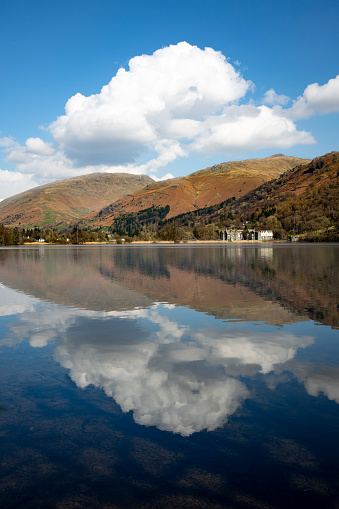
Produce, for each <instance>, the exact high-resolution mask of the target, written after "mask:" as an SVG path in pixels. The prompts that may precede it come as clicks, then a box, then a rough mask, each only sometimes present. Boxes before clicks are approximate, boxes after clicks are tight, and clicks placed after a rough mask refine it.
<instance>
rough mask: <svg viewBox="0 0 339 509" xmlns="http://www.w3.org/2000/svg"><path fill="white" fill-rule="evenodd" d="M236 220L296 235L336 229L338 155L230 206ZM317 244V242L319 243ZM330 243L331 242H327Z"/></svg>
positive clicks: (317, 161) (323, 158) (317, 160)
mask: <svg viewBox="0 0 339 509" xmlns="http://www.w3.org/2000/svg"><path fill="white" fill-rule="evenodd" d="M231 209H232V212H233V214H236V215H237V216H238V217H239V218H240V217H242V218H244V217H246V218H247V219H251V220H252V221H254V222H259V223H260V226H262V227H270V228H271V229H276V230H279V229H281V230H284V231H286V232H292V233H295V234H306V235H307V234H310V233H312V237H314V235H315V233H316V232H318V233H319V234H321V232H322V231H325V230H326V232H327V233H328V232H329V233H330V232H331V231H333V232H334V231H338V227H339V152H331V153H329V154H325V155H324V156H321V157H317V158H315V159H313V161H311V162H310V163H309V164H303V165H300V166H298V167H296V168H294V169H293V170H291V171H289V172H286V173H285V174H284V175H282V176H281V177H279V178H278V179H276V180H274V181H272V182H269V183H267V184H264V185H262V186H261V187H259V188H258V189H256V190H255V191H252V192H251V193H248V195H247V196H245V197H244V198H243V199H242V200H238V202H236V203H234V204H232V208H231ZM319 240H320V239H319ZM329 240H330V239H329Z"/></svg>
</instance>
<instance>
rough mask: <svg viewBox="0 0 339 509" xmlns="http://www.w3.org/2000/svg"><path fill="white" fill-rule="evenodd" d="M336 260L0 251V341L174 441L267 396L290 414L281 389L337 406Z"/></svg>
mask: <svg viewBox="0 0 339 509" xmlns="http://www.w3.org/2000/svg"><path fill="white" fill-rule="evenodd" d="M338 251H339V247H337V246H330V247H327V251H326V248H324V247H322V248H320V247H313V246H312V247H309V246H307V247H306V246H305V247H300V246H297V247H292V246H288V247H282V246H278V247H277V248H274V249H273V248H272V247H267V246H263V247H255V248H254V247H251V248H241V249H239V248H235V247H233V246H228V247H219V246H218V247H215V248H187V247H181V246H180V247H173V248H168V249H164V248H157V247H149V248H138V249H136V248H133V247H130V248H127V247H123V248H119V247H114V248H99V249H97V248H65V249H58V248H55V249H53V248H50V249H49V248H44V249H42V250H37V249H22V250H19V249H17V250H15V249H13V250H2V251H0V262H1V265H0V281H2V283H1V287H0V304H1V317H2V318H1V323H2V324H3V327H2V334H1V338H0V345H1V346H2V347H6V346H7V347H10V348H17V347H18V346H19V345H20V344H24V343H25V342H26V341H27V340H28V342H29V345H30V347H32V349H33V350H36V351H38V350H39V351H40V350H41V349H44V348H47V345H49V344H50V345H52V349H53V357H54V359H55V360H56V361H57V363H58V364H59V365H60V366H61V367H62V368H64V369H65V370H66V372H67V374H68V376H69V377H70V379H71V380H72V381H73V382H75V384H76V386H77V387H78V388H81V389H88V388H89V387H95V388H101V389H103V390H104V392H105V394H106V396H108V397H109V398H113V399H114V401H115V402H116V403H117V404H118V405H119V406H120V408H121V409H122V411H123V412H129V411H132V414H133V419H134V421H135V422H136V423H138V424H141V425H144V426H155V427H156V428H158V429H159V430H163V431H167V432H173V433H175V434H179V435H181V436H182V437H189V436H191V435H192V434H194V433H196V432H201V431H203V430H208V431H213V430H217V429H222V428H223V426H225V428H224V429H225V431H227V424H226V423H227V422H228V421H229V419H230V417H231V416H234V418H236V419H240V420H241V415H242V414H241V412H242V410H241V409H242V408H243V407H244V404H245V402H250V401H253V403H254V404H256V405H259V406H258V409H259V410H258V411H259V413H260V405H261V404H262V403H263V396H262V395H261V396H259V397H258V394H261V393H262V391H264V393H263V394H264V401H265V405H266V404H268V405H269V400H270V394H271V395H272V397H273V393H274V392H275V391H276V390H277V387H279V391H280V393H281V392H283V393H284V398H285V399H286V398H287V399H288V400H289V401H290V404H291V407H293V408H294V410H293V411H294V412H295V411H296V410H295V408H296V407H297V406H298V401H299V400H297V399H296V400H295V401H293V398H296V395H295V389H293V390H291V384H292V386H293V384H295V383H297V385H298V386H300V387H303V388H304V390H305V394H308V395H309V396H312V397H322V398H324V397H325V398H327V400H328V401H332V402H336V403H339V383H338V382H339V362H338V361H339V355H338V349H337V346H336V342H337V341H338V331H337V330H336V327H337V324H338V312H336V308H335V306H334V302H333V301H336V302H338V301H337V300H336V299H337V297H338V291H339V290H338V286H339V285H338V286H337V283H338V282H337V281H336V277H337V276H336V274H338V270H337V269H338V266H337V265H338V261H337V260H338V257H337V253H338ZM311 318H313V320H314V319H316V318H318V320H317V323H318V324H319V325H316V324H315V323H314V321H313V320H311ZM319 318H320V320H319ZM321 320H322V322H323V324H326V325H323V324H322V325H321ZM6 351H7V350H6V349H5V350H4V351H3V353H2V355H6ZM28 362H29V361H28ZM39 373H40V372H39ZM39 373H38V374H39ZM40 375H41V376H42V377H45V376H47V375H46V373H43V372H42V373H40ZM282 387H286V390H285V392H284V390H283V389H282ZM259 388H260V390H259ZM275 398H276V396H274V398H273V399H275ZM298 398H300V392H299V393H298ZM311 404H312V403H311ZM287 411H288V410H287ZM239 412H240V413H239ZM336 412H337V410H336ZM338 415H339V414H338V413H337V417H338ZM254 416H255V412H254Z"/></svg>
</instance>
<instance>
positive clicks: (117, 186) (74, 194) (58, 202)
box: [0, 173, 153, 227]
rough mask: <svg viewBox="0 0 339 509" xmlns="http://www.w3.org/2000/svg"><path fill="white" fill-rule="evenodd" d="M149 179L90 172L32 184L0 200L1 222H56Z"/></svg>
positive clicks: (105, 202)
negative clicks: (26, 189) (29, 187)
mask: <svg viewBox="0 0 339 509" xmlns="http://www.w3.org/2000/svg"><path fill="white" fill-rule="evenodd" d="M152 182H153V179H151V178H150V177H148V176H146V175H131V174H127V173H92V174H90V175H84V176H81V177H75V178H71V179H66V180H59V181H57V182H53V183H51V184H45V185H43V186H39V187H35V188H33V189H30V190H29V191H25V192H23V193H20V194H17V195H15V196H12V197H11V198H7V199H5V200H3V201H2V202H1V203H0V223H3V224H4V225H5V226H19V225H20V226H21V227H34V226H56V225H57V224H59V223H68V222H72V221H76V220H78V219H79V218H80V217H82V216H84V215H86V214H88V213H90V212H93V211H98V210H100V209H101V208H103V207H105V206H107V205H109V204H110V203H112V202H114V201H116V200H118V199H119V198H122V197H123V196H126V195H128V194H131V193H134V192H135V191H138V190H139V189H141V188H144V187H145V186H146V185H147V184H150V183H152Z"/></svg>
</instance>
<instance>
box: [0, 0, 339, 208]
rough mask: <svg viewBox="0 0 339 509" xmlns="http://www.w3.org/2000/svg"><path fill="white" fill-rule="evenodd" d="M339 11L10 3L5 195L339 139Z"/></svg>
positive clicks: (303, 153)
mask: <svg viewBox="0 0 339 509" xmlns="http://www.w3.org/2000/svg"><path fill="white" fill-rule="evenodd" d="M338 19H339V3H338V2H337V0H324V1H323V2H321V3H320V2H319V1H317V2H315V1H313V0H308V1H304V0H294V1H291V0H285V1H284V2H281V1H274V0H271V1H266V0H257V1H254V0H238V1H235V0H233V1H230V0H224V1H219V0H210V1H202V0H195V1H194V2H193V1H185V0H181V1H180V2H179V1H176V0H172V1H171V2H167V1H165V2H161V3H160V2H155V1H153V0H147V1H143V2H140V1H138V2H136V1H130V2H124V3H123V2H115V1H107V0H96V1H95V2H94V1H86V0H82V1H78V0H69V1H67V2H66V1H64V0H60V1H59V2H57V3H50V2H46V1H37V0H32V1H31V2H27V1H24V0H20V1H19V0H12V1H11V2H6V3H5V4H4V5H3V6H2V14H1V20H0V39H1V47H2V50H3V51H2V58H1V71H0V73H1V74H0V76H1V78H0V148H1V149H2V152H1V153H0V154H1V157H0V199H3V198H6V197H7V196H11V195H13V194H16V193H19V192H21V191H23V190H25V189H28V188H30V187H33V186H36V185H41V184H44V183H47V182H51V181H54V180H58V179H61V178H69V177H72V176H76V175H80V174H86V173H91V172H97V171H100V172H101V171H126V172H131V173H147V174H149V175H151V176H153V177H155V178H158V179H161V178H164V177H165V176H168V175H173V176H179V175H186V174H188V173H191V172H193V171H196V170H199V169H201V168H205V167H207V166H210V165H213V164H216V163H220V162H223V161H229V160H234V159H248V158H251V157H266V156H269V155H272V154H274V153H277V152H282V153H284V154H287V155H295V156H298V157H310V158H313V157H316V156H318V155H322V154H324V153H326V152H330V151H332V150H338V147H339V144H338V135H339V127H338V126H339V122H338V121H339V77H338V79H336V77H337V76H338V75H339V65H338V64H339V51H338V41H337V33H338V28H337V20H338ZM205 48H210V49H207V50H205ZM135 57H140V58H138V59H136V58H135ZM132 59H133V60H132ZM130 65H131V67H130ZM119 69H120V71H119ZM121 69H125V71H122V70H121ZM117 73H118V74H117ZM102 87H105V89H103V90H102ZM66 103H67V104H68V110H67V112H65V105H66Z"/></svg>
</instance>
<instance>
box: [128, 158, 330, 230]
mask: <svg viewBox="0 0 339 509" xmlns="http://www.w3.org/2000/svg"><path fill="white" fill-rule="evenodd" d="M120 222H121V220H120ZM244 223H246V227H247V228H261V229H266V228H268V229H272V230H273V231H274V232H275V234H276V237H277V238H287V236H288V235H289V234H296V235H303V236H304V238H305V240H338V239H339V152H331V153H329V154H325V155H324V156H320V157H317V158H315V159H313V161H311V162H310V163H308V164H301V165H299V166H297V167H295V168H293V169H291V170H289V171H287V172H285V173H284V174H283V175H281V176H280V177H278V178H277V179H273V180H272V181H270V182H266V183H265V184H262V185H261V186H259V187H258V188H256V189H254V190H252V191H250V192H249V193H247V194H246V195H244V196H242V197H240V198H238V199H236V200H227V201H225V202H223V203H220V204H218V205H215V206H212V207H207V208H203V209H200V210H199V211H195V212H191V213H186V214H182V215H181V216H177V217H175V218H173V219H172V220H169V221H167V227H168V226H169V225H170V224H176V228H177V229H178V227H184V226H187V225H188V224H190V225H191V228H193V227H195V229H196V231H198V230H199V228H200V230H199V231H200V234H201V235H207V234H208V231H207V229H208V228H209V229H211V228H210V227H211V225H215V226H216V227H219V228H225V227H229V226H233V227H235V228H243V227H244V226H243V225H244ZM162 224H163V223H162ZM204 225H208V227H207V226H204ZM215 231H216V230H215V228H214V230H213V231H212V232H211V234H213V235H214V236H215V235H216V233H215ZM198 238H208V237H206V236H205V237H203V236H199V234H198Z"/></svg>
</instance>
